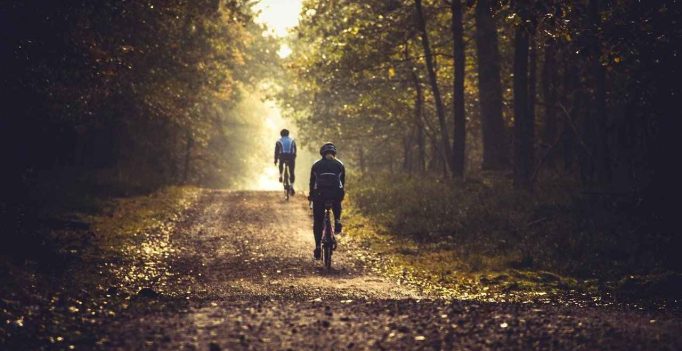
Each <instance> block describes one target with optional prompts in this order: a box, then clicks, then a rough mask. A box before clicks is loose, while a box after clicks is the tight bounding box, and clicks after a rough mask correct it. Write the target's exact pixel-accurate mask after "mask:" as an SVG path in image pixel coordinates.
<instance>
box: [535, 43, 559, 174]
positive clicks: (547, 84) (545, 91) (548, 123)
mask: <svg viewBox="0 0 682 351" xmlns="http://www.w3.org/2000/svg"><path fill="white" fill-rule="evenodd" d="M544 49H545V50H544V63H543V65H542V80H541V82H540V86H541V87H540V89H541V90H542V102H543V105H544V110H543V112H544V113H543V116H542V126H543V129H542V142H543V144H545V145H546V147H548V148H549V147H550V146H551V145H554V144H556V143H557V132H558V131H557V116H556V103H557V84H558V80H559V77H558V74H557V71H558V67H556V65H557V62H556V42H555V41H554V39H553V38H551V37H549V36H548V37H547V41H546V42H545V47H544ZM554 160H555V157H554V152H552V154H551V155H547V161H546V162H547V166H548V167H549V168H554Z"/></svg>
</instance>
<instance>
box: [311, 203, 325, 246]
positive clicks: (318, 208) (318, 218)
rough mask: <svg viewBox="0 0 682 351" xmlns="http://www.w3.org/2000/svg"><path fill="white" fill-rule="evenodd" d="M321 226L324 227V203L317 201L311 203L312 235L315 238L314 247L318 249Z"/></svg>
mask: <svg viewBox="0 0 682 351" xmlns="http://www.w3.org/2000/svg"><path fill="white" fill-rule="evenodd" d="M323 226H324V202H322V201H319V200H318V201H313V235H314V236H315V247H320V240H321V239H322V227H323Z"/></svg>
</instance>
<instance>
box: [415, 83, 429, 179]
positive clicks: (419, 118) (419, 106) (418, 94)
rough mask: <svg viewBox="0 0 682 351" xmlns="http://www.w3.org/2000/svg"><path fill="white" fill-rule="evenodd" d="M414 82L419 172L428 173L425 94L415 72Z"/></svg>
mask: <svg viewBox="0 0 682 351" xmlns="http://www.w3.org/2000/svg"><path fill="white" fill-rule="evenodd" d="M412 81H413V82H414V90H415V101H414V122H415V126H416V136H417V153H418V155H417V159H418V162H419V172H420V173H424V172H426V145H425V144H426V143H425V136H424V119H423V118H424V92H423V91H422V85H421V82H419V76H418V75H417V73H416V72H415V71H414V70H413V71H412Z"/></svg>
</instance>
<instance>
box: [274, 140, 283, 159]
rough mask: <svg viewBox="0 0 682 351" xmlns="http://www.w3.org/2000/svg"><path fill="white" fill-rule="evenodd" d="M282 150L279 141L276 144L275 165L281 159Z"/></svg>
mask: <svg viewBox="0 0 682 351" xmlns="http://www.w3.org/2000/svg"><path fill="white" fill-rule="evenodd" d="M281 148H282V144H281V143H280V142H279V141H277V142H276V143H275V163H277V159H278V158H279V151H280V149H281Z"/></svg>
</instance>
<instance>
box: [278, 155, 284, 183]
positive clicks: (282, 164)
mask: <svg viewBox="0 0 682 351" xmlns="http://www.w3.org/2000/svg"><path fill="white" fill-rule="evenodd" d="M282 172H284V160H283V159H282V157H280V158H279V182H280V183H281V182H282Z"/></svg>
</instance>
